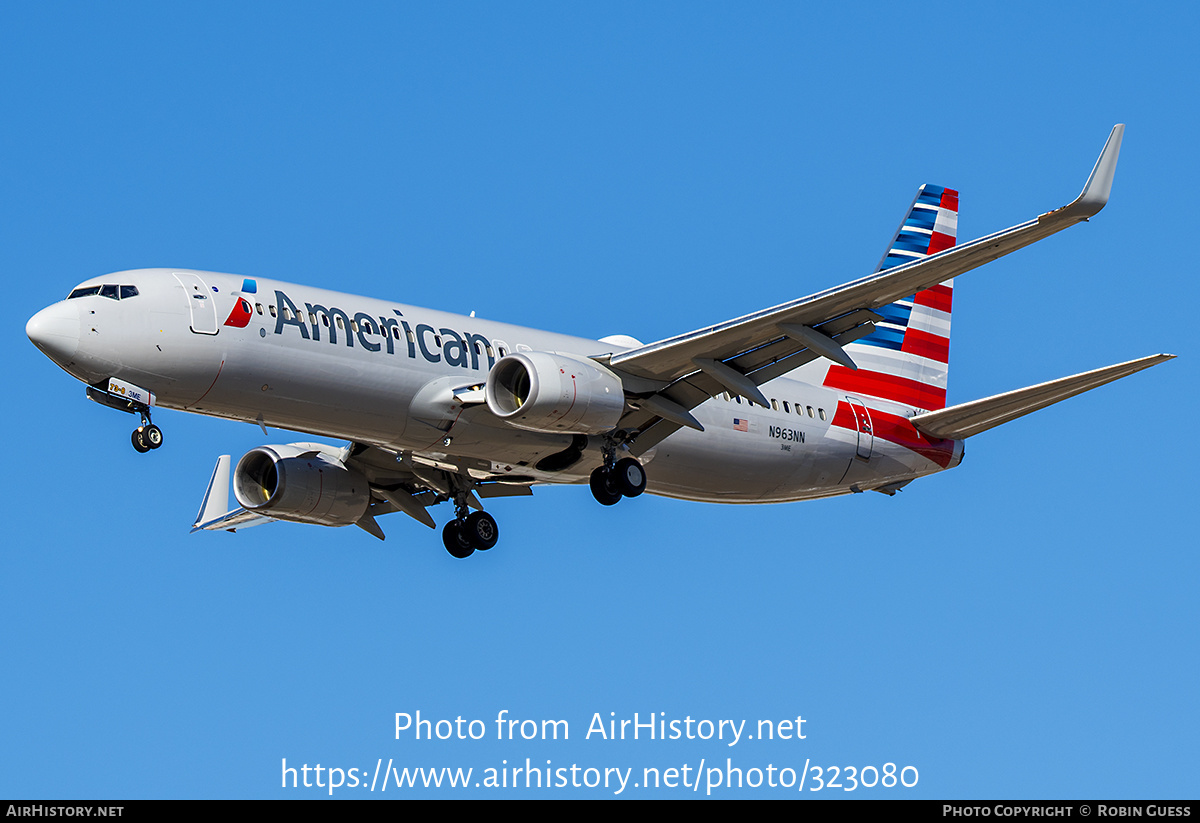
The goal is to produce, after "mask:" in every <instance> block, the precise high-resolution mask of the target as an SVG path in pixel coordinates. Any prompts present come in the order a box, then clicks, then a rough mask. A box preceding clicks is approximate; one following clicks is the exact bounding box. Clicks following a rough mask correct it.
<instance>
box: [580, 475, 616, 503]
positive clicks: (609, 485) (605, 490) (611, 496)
mask: <svg viewBox="0 0 1200 823" xmlns="http://www.w3.org/2000/svg"><path fill="white" fill-rule="evenodd" d="M588 483H589V485H591V487H592V497H595V498H596V502H598V503H599V504H600V505H601V506H615V505H616V504H617V503H619V502H621V491H620V490H619V489H617V488H616V486H615V484H614V483H613V479H612V475H610V474H609V473H608V471H607V470H606V469H605V468H604V467H603V466H601V467H600V468H598V469H596V470H595V471H594V472H592V477H591V479H590V480H589V481H588Z"/></svg>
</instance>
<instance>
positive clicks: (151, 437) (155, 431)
mask: <svg viewBox="0 0 1200 823" xmlns="http://www.w3.org/2000/svg"><path fill="white" fill-rule="evenodd" d="M142 437H143V438H145V440H146V445H147V446H149V447H150V448H152V449H157V448H158V447H159V446H161V445H162V444H163V433H162V429H160V428H159V427H158V426H155V425H153V424H151V425H149V426H147V427H146V430H145V431H144V432H143V433H142Z"/></svg>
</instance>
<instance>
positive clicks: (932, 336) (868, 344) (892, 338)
mask: <svg viewBox="0 0 1200 823" xmlns="http://www.w3.org/2000/svg"><path fill="white" fill-rule="evenodd" d="M957 234H958V192H957V191H955V190H954V189H946V188H942V187H941V186H931V185H929V184H926V185H924V186H921V188H920V189H919V190H918V191H917V196H916V199H914V200H913V203H912V205H911V206H910V207H909V209H908V215H907V216H906V217H905V219H904V222H903V223H901V224H900V228H899V229H898V230H897V231H896V235H895V237H894V238H893V239H892V242H891V245H890V246H889V248H888V251H887V253H886V254H885V255H884V256H883V260H882V261H880V263H879V267H878V268H877V269H876V271H882V270H884V269H890V268H892V267H894V266H899V265H903V264H904V263H910V262H912V261H913V260H917V259H920V258H922V257H927V256H929V255H933V254H937V253H938V252H940V251H943V250H945V249H948V248H950V247H951V246H953V245H954V241H955V238H956V236H957ZM953 287H954V281H953V280H947V281H946V282H945V283H941V284H939V285H937V286H934V287H932V288H929V289H925V290H924V291H920V292H917V293H916V294H915V295H913V296H911V297H906V298H905V299H903V300H897V301H896V302H895V303H892V304H890V305H887V306H884V307H882V308H879V309H876V311H877V312H878V313H879V314H881V315H883V320H882V321H880V322H878V323H876V324H875V331H874V332H872V333H871V334H869V335H867V336H866V337H863V338H861V339H860V340H857V341H855V342H854V343H851V344H849V345H848V346H847V347H846V348H847V351H848V352H849V354H850V357H851V358H853V360H854V362H855V364H856V365H857V366H858V370H857V371H855V370H853V369H848V368H846V367H844V366H838V365H833V366H830V367H829V370H828V372H827V373H826V375H825V381H824V383H825V385H826V386H828V387H830V388H834V389H839V390H841V391H845V392H848V393H849V394H854V395H866V396H869V397H878V398H880V399H883V400H890V401H892V402H895V403H899V404H901V405H904V406H909V407H911V408H914V409H922V410H925V411H933V410H936V409H943V408H945V407H946V379H947V375H948V371H949V362H950V304H951V297H952V295H953Z"/></svg>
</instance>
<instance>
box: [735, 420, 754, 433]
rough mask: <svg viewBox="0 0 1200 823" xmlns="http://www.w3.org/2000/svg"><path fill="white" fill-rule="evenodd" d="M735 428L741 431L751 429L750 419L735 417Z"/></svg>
mask: <svg viewBox="0 0 1200 823" xmlns="http://www.w3.org/2000/svg"><path fill="white" fill-rule="evenodd" d="M733 430H734V431H739V432H748V431H750V421H749V420H747V419H746V418H744V417H735V418H733Z"/></svg>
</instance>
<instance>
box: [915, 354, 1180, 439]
mask: <svg viewBox="0 0 1200 823" xmlns="http://www.w3.org/2000/svg"><path fill="white" fill-rule="evenodd" d="M1174 357H1175V355H1173V354H1152V355H1150V356H1149V357H1142V358H1139V359H1137V360H1130V361H1129V362H1127V363H1117V364H1116V365H1114V366H1106V367H1104V368H1102V369H1095V370H1094V371H1089V372H1083V373H1082V374H1076V375H1072V376H1071V377H1062V378H1059V379H1058V380H1051V381H1050V382H1048V383H1040V384H1038V385H1036V386H1029V387H1027V388H1024V389H1017V390H1016V391H1010V392H1005V393H1004V394H997V395H994V396H992V397H985V398H983V399H982V400H974V401H972V402H970V403H960V404H959V405H957V406H951V407H949V408H946V409H939V410H938V411H933V412H925V413H924V414H918V415H917V416H916V417H913V418H912V424H913V425H914V426H915V427H916V428H917V430H918V431H920V432H922V433H923V434H927V435H929V436H930V437H939V438H945V439H947V440H965V439H966V438H968V437H972V436H973V435H976V434H979V433H980V432H985V431H987V430H988V429H990V428H993V427H995V426H999V425H1000V424H1002V423H1007V422H1009V421H1010V420H1016V419H1017V418H1018V417H1023V416H1024V415H1027V414H1029V413H1030V412H1035V411H1037V410H1038V409H1044V408H1046V407H1047V406H1051V405H1053V404H1055V403H1057V402H1059V401H1060V400H1066V399H1067V398H1068V397H1074V396H1075V395H1077V394H1082V393H1083V392H1085V391H1088V390H1089V389H1094V388H1096V387H1097V386H1103V385H1104V384H1105V383H1111V382H1113V381H1114V380H1119V379H1121V378H1122V377H1128V376H1129V375H1131V374H1134V373H1136V372H1139V371H1141V370H1142V369H1148V368H1150V367H1151V366H1155V365H1157V364H1159V363H1164V362H1166V361H1167V360H1171V359H1173V358H1174Z"/></svg>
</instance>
